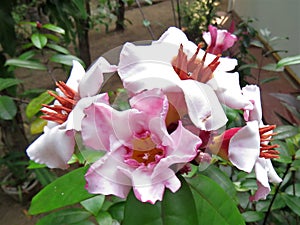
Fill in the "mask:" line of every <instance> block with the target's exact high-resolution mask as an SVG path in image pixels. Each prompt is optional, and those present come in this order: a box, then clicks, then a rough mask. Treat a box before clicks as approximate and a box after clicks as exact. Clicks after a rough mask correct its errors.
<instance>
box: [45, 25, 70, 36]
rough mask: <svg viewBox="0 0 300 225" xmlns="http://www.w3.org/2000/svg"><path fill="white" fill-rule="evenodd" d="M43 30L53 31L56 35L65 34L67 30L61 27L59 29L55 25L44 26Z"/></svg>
mask: <svg viewBox="0 0 300 225" xmlns="http://www.w3.org/2000/svg"><path fill="white" fill-rule="evenodd" d="M42 27H43V28H45V29H47V30H51V31H54V32H56V33H59V34H65V30H64V29H62V28H61V27H58V26H55V25H53V24H48V23H47V24H43V26H42Z"/></svg>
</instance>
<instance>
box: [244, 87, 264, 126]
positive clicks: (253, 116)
mask: <svg viewBox="0 0 300 225" xmlns="http://www.w3.org/2000/svg"><path fill="white" fill-rule="evenodd" d="M242 93H243V95H244V96H245V97H246V98H247V99H248V100H249V101H251V102H252V104H253V109H250V110H246V111H245V113H244V117H245V119H246V120H248V121H253V120H256V121H261V119H262V108H261V98H260V89H259V87H258V86H256V85H247V86H245V87H243V88H242Z"/></svg>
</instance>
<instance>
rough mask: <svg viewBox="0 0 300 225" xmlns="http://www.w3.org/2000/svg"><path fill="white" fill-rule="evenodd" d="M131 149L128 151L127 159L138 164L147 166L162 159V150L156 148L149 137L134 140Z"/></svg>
mask: <svg viewBox="0 0 300 225" xmlns="http://www.w3.org/2000/svg"><path fill="white" fill-rule="evenodd" d="M132 144H133V147H132V149H130V150H129V152H130V153H129V155H128V159H132V160H135V161H136V162H137V163H139V164H143V165H146V166H147V165H148V164H149V163H153V162H158V161H159V160H160V159H161V158H163V157H164V154H165V152H164V149H163V148H161V147H158V146H157V145H156V144H155V143H154V142H153V140H152V139H151V137H150V135H149V134H147V136H145V137H142V138H137V139H134V140H133V142H132Z"/></svg>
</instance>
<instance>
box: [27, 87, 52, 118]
mask: <svg viewBox="0 0 300 225" xmlns="http://www.w3.org/2000/svg"><path fill="white" fill-rule="evenodd" d="M53 100H54V97H52V96H51V95H49V93H48V92H47V91H46V92H44V93H42V94H40V95H39V96H38V97H36V98H34V99H32V100H31V101H30V102H29V104H28V105H27V107H26V111H25V112H26V116H27V117H28V118H29V119H30V118H32V117H33V116H34V115H35V114H36V113H38V112H39V111H40V109H41V108H42V104H49V103H50V102H52V101H53Z"/></svg>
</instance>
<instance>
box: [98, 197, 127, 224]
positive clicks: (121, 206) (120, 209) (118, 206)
mask: <svg viewBox="0 0 300 225" xmlns="http://www.w3.org/2000/svg"><path fill="white" fill-rule="evenodd" d="M107 202H108V201H106V202H105V203H107ZM109 203H110V204H113V205H112V206H110V207H109V209H108V210H107V211H108V212H109V213H110V215H111V216H112V218H114V219H116V220H118V221H122V220H123V219H124V210H125V202H124V201H122V202H117V203H111V202H109ZM103 208H104V206H103ZM103 210H104V209H103Z"/></svg>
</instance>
